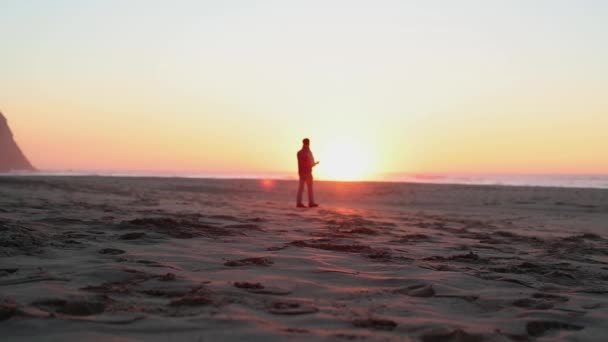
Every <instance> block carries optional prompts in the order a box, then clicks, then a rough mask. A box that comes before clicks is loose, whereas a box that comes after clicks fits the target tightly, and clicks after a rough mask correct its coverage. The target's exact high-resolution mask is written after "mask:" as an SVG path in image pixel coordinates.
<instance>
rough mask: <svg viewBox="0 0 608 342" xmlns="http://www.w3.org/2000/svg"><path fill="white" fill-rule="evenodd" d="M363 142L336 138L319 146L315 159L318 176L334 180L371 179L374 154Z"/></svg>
mask: <svg viewBox="0 0 608 342" xmlns="http://www.w3.org/2000/svg"><path fill="white" fill-rule="evenodd" d="M368 146H369V145H365V144H362V143H356V142H354V141H351V140H335V141H331V142H328V143H326V144H322V145H320V146H317V148H316V149H317V150H318V151H315V159H316V160H317V161H319V162H320V164H319V165H317V166H316V167H315V175H316V178H319V179H324V180H334V181H358V180H366V179H370V178H371V177H372V176H373V175H372V171H373V154H372V151H371V149H370V148H369V147H368Z"/></svg>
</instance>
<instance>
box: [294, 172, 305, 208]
mask: <svg viewBox="0 0 608 342" xmlns="http://www.w3.org/2000/svg"><path fill="white" fill-rule="evenodd" d="M304 182H305V179H304V178H302V177H300V186H299V187H298V197H297V198H296V204H297V205H298V206H299V205H300V204H302V191H304Z"/></svg>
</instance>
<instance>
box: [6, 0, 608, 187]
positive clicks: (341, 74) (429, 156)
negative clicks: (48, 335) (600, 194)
mask: <svg viewBox="0 0 608 342" xmlns="http://www.w3.org/2000/svg"><path fill="white" fill-rule="evenodd" d="M607 23H608V1H589V0H588V1H585V0H576V1H575V0H571V1H562V0H546V1H542V0H535V1H531V0H521V1H519V0H505V1H501V0H479V1H466V0H463V1H451V0H445V1H432V0H424V1H403V0H396V1H391V0H375V1H371V0H370V1H357V0H345V1H341V0H323V1H314V0H303V1H290V0H277V1H254V0H242V1H231V0H222V1H220V0H217V1H202V0H199V1H180V0H175V1H169V0H167V1H152V0H131V1H124V0H103V1H98V0H95V1H93V0H73V1H68V0H53V1H46V0H39V1H32V0H0V110H1V111H3V112H4V114H5V115H6V116H7V117H8V119H9V122H10V124H11V126H12V128H13V131H14V133H15V136H16V138H17V139H18V141H19V143H20V144H21V147H22V149H23V150H24V151H25V152H26V154H27V155H28V156H29V158H30V159H31V161H32V162H33V163H34V164H35V165H36V166H37V167H38V168H41V169H51V170H62V169H63V170H65V169H73V170H133V171H174V172H178V173H179V172H184V173H197V172H199V173H209V172H212V173H235V174H256V173H285V172H292V173H293V172H295V169H296V165H295V153H296V151H297V150H298V149H299V148H300V145H301V143H300V142H301V139H302V138H303V137H309V138H310V139H311V141H312V143H311V146H312V149H313V152H315V155H316V157H317V159H319V160H320V161H321V164H320V165H319V166H318V168H317V170H316V173H317V174H318V176H319V177H320V178H338V179H357V178H366V179H370V178H372V179H373V178H378V177H380V175H381V174H385V173H405V172H409V173H449V172H459V173H460V172H471V173H492V172H498V173H608V133H607V132H608V62H607V61H608V24H607Z"/></svg>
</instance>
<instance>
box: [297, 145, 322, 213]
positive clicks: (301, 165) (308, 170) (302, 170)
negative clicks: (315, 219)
mask: <svg viewBox="0 0 608 342" xmlns="http://www.w3.org/2000/svg"><path fill="white" fill-rule="evenodd" d="M317 164H319V162H315V157H314V156H313V155H312V151H311V150H310V140H309V139H308V138H305V139H304V140H302V149H301V150H299V151H298V173H299V175H300V187H299V188H298V198H297V205H296V206H297V207H298V208H306V206H304V204H303V203H302V191H304V184H306V186H307V187H308V207H309V208H314V207H318V206H319V205H318V204H316V203H315V195H314V193H313V190H312V168H313V167H315V165H317Z"/></svg>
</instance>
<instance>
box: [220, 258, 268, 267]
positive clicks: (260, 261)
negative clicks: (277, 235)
mask: <svg viewBox="0 0 608 342" xmlns="http://www.w3.org/2000/svg"><path fill="white" fill-rule="evenodd" d="M272 264H274V261H272V260H270V259H268V258H246V259H240V260H230V261H226V262H225V263H224V266H228V267H238V266H270V265H272Z"/></svg>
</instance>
